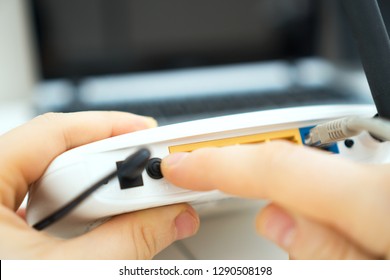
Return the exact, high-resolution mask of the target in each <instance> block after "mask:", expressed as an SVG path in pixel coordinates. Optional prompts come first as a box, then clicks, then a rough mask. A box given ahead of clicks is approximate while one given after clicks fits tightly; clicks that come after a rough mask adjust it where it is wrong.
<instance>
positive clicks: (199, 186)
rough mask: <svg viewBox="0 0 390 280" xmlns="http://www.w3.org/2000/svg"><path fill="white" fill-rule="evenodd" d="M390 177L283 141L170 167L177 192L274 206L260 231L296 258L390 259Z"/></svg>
mask: <svg viewBox="0 0 390 280" xmlns="http://www.w3.org/2000/svg"><path fill="white" fill-rule="evenodd" d="M389 171H390V165H388V164H382V165H369V164H361V163H356V162H352V161H349V160H346V159H343V158H341V157H338V156H337V155H331V154H328V153H325V152H322V151H319V150H316V149H312V148H308V147H301V146H297V145H294V144H291V143H288V142H282V141H275V142H270V143H265V144H259V145H242V146H232V147H224V148H205V149H199V150H196V151H194V152H192V153H188V154H187V153H177V154H172V155H169V156H168V157H167V158H165V159H164V160H163V162H162V172H163V174H164V176H165V178H166V179H167V180H168V181H170V182H172V183H173V184H175V185H177V186H181V187H184V188H188V189H192V190H197V191H207V190H213V189H219V190H221V191H223V192H225V193H229V194H232V195H237V196H241V197H247V198H257V199H267V200H270V201H271V204H270V205H268V206H267V207H265V208H264V209H262V211H261V212H260V213H259V215H258V217H257V219H256V228H257V230H258V232H259V233H261V234H263V235H265V236H266V237H268V238H269V239H271V240H272V241H274V242H276V243H277V244H278V245H279V246H281V247H282V248H283V249H285V250H286V251H287V252H288V253H289V255H290V257H291V258H294V259H382V258H386V259H390V221H389V219H388V217H389V214H390V175H389V174H390V173H389Z"/></svg>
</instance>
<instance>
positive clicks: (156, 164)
mask: <svg viewBox="0 0 390 280" xmlns="http://www.w3.org/2000/svg"><path fill="white" fill-rule="evenodd" d="M146 172H147V173H148V175H149V176H150V177H151V178H153V179H161V178H163V177H164V176H163V174H162V172H161V158H152V159H150V160H149V162H148V165H147V167H146Z"/></svg>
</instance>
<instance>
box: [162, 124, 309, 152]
mask: <svg viewBox="0 0 390 280" xmlns="http://www.w3.org/2000/svg"><path fill="white" fill-rule="evenodd" d="M273 140H287V141H290V142H293V143H296V144H299V145H302V139H301V135H300V133H299V129H289V130H282V131H273V132H266V133H259V134H251V135H244V136H237V137H230V138H223V139H216V140H210V141H202V142H196V143H188V144H183V145H177V146H171V147H169V152H170V153H178V152H192V151H193V150H196V149H199V148H206V147H225V146H233V145H240V144H258V143H263V142H267V141H273Z"/></svg>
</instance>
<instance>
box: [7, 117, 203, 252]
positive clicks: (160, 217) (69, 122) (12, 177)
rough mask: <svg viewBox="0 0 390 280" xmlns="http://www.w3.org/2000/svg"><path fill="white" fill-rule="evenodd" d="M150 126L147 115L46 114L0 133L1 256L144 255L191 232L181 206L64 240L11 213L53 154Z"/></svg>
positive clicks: (194, 222) (191, 220) (193, 227)
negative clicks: (0, 134) (41, 230)
mask: <svg viewBox="0 0 390 280" xmlns="http://www.w3.org/2000/svg"><path fill="white" fill-rule="evenodd" d="M154 125H155V121H154V120H152V119H150V118H145V117H141V116H136V115H132V114H127V113H120V112H83V113H71V114H54V113H50V114H45V115H42V116H39V117H37V118H35V119H33V120H32V121H31V122H29V123H27V124H25V125H23V126H21V127H19V128H16V129H14V130H12V131H10V132H8V133H7V134H5V135H3V136H1V137H0V155H1V156H0V258H1V259H148V258H152V257H153V256H154V255H155V254H157V253H158V252H159V251H161V250H162V249H164V248H165V247H167V246H168V245H169V244H171V243H172V242H174V241H175V240H178V239H182V238H185V237H188V236H190V235H192V234H194V233H195V232H196V231H197V229H198V226H199V219H198V216H197V214H196V213H195V211H194V210H193V209H192V208H191V207H190V206H188V205H185V204H180V205H174V206H168V207H160V208H156V209H149V210H144V211H139V212H134V213H129V214H123V215H119V216H117V217H114V218H112V219H111V220H110V221H108V222H107V223H105V224H103V225H101V226H99V227H97V228H96V229H94V230H92V231H90V232H88V233H87V234H84V235H82V236H79V237H77V238H73V239H69V240H61V239H57V238H54V237H52V236H49V235H47V234H45V233H43V232H38V231H36V230H34V229H33V228H31V227H30V226H28V225H27V223H26V222H25V221H24V220H23V219H22V218H21V217H20V216H18V215H17V214H16V213H15V211H16V210H17V209H18V208H19V206H20V204H21V203H22V201H23V199H24V197H25V195H26V193H27V191H28V186H29V185H30V184H32V183H33V182H35V181H36V180H38V179H39V177H40V176H41V175H42V174H43V172H44V171H45V169H46V168H47V167H48V165H49V164H50V162H51V161H52V160H53V159H54V158H55V157H56V156H57V155H59V154H61V153H63V152H65V151H66V150H69V149H72V148H74V147H77V146H80V145H83V144H87V143H89V142H93V141H97V140H100V139H104V138H108V137H111V136H115V135H119V134H123V133H128V132H131V131H135V130H140V129H146V128H149V127H152V126H154ZM53 187H55V186H53Z"/></svg>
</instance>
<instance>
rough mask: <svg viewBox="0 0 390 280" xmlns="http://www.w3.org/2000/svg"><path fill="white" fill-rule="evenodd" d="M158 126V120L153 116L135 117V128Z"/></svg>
mask: <svg viewBox="0 0 390 280" xmlns="http://www.w3.org/2000/svg"><path fill="white" fill-rule="evenodd" d="M156 126H157V121H156V120H155V119H153V118H151V117H143V116H138V118H134V120H133V127H134V128H135V129H137V130H138V129H147V128H152V127H156Z"/></svg>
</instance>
